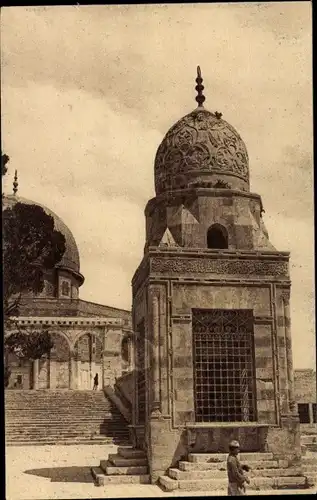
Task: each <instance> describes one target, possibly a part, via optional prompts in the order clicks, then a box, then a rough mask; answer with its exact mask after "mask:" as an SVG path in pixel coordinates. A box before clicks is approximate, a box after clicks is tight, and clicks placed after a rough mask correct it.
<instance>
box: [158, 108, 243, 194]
mask: <svg viewBox="0 0 317 500" xmlns="http://www.w3.org/2000/svg"><path fill="white" fill-rule="evenodd" d="M154 172H155V190H156V194H157V195H158V194H160V193H163V192H166V191H169V190H175V189H181V188H188V187H190V186H192V185H209V186H210V187H212V186H213V185H216V187H227V188H231V189H239V190H243V191H248V190H249V159H248V152H247V148H246V146H245V144H244V142H243V140H242V139H241V137H240V135H239V134H238V132H237V131H236V130H235V129H234V128H233V127H232V126H231V125H229V123H227V122H226V121H225V120H222V119H221V114H220V113H211V112H210V111H207V110H206V109H205V108H203V107H202V106H201V105H200V106H198V108H197V109H195V110H194V111H192V112H191V113H189V114H188V115H186V116H184V117H183V118H181V119H180V120H179V121H178V122H177V123H176V124H175V125H173V127H172V128H170V130H169V131H168V132H167V134H166V135H165V137H164V139H163V141H162V143H161V144H160V146H159V148H158V150H157V153H156V158H155V166H154ZM217 183H218V185H217ZM219 183H220V185H219Z"/></svg>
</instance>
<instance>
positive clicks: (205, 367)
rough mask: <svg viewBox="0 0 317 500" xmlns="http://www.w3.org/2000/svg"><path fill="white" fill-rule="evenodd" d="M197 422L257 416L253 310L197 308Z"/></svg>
mask: <svg viewBox="0 0 317 500" xmlns="http://www.w3.org/2000/svg"><path fill="white" fill-rule="evenodd" d="M193 344H194V345H193V353H194V379H195V414H196V421H197V422H240V421H244V422H248V421H254V420H255V418H256V409H255V382H254V339H253V311H252V310H220V309H214V310H201V309H194V310H193Z"/></svg>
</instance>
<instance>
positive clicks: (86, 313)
mask: <svg viewBox="0 0 317 500" xmlns="http://www.w3.org/2000/svg"><path fill="white" fill-rule="evenodd" d="M20 315H21V316H57V317H58V316H82V317H94V316H98V317H105V318H108V317H109V318H119V319H122V320H124V323H125V325H126V326H127V327H129V326H131V312H130V311H126V310H124V309H117V308H115V307H109V306H105V305H102V304H95V303H93V302H87V301H85V300H81V299H56V298H55V299H53V298H51V299H49V298H25V299H23V301H22V302H21V306H20Z"/></svg>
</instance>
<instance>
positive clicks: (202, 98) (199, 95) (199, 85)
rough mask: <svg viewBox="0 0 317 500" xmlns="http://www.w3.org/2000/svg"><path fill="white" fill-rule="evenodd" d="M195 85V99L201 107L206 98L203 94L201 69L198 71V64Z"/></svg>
mask: <svg viewBox="0 0 317 500" xmlns="http://www.w3.org/2000/svg"><path fill="white" fill-rule="evenodd" d="M196 83H197V85H196V87H195V90H197V96H196V101H197V102H198V106H199V107H202V106H203V103H204V101H205V100H206V97H205V96H204V95H203V90H204V88H205V87H204V86H203V85H202V83H203V79H202V76H201V71H200V66H197V78H196Z"/></svg>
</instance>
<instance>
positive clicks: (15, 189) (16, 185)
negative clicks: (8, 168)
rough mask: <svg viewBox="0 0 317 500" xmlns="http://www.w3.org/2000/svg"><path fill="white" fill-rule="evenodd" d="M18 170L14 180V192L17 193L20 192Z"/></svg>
mask: <svg viewBox="0 0 317 500" xmlns="http://www.w3.org/2000/svg"><path fill="white" fill-rule="evenodd" d="M18 185H19V183H18V171H17V170H16V171H15V173H14V181H13V194H14V195H16V194H17V192H18Z"/></svg>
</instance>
